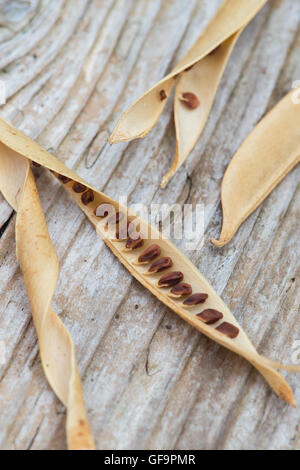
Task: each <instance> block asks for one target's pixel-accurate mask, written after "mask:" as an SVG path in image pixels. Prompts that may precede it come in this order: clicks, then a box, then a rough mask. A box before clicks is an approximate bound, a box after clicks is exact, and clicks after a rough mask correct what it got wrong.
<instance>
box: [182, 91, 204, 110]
mask: <svg viewBox="0 0 300 470" xmlns="http://www.w3.org/2000/svg"><path fill="white" fill-rule="evenodd" d="M179 99H180V101H181V102H182V103H184V104H185V106H186V107H187V108H189V109H196V108H198V106H199V105H200V101H199V100H198V98H197V96H196V95H195V94H194V93H190V92H186V93H182V95H181V97H180V98H179Z"/></svg>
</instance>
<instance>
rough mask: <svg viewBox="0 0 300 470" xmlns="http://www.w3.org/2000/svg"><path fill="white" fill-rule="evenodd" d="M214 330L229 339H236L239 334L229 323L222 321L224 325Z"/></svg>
mask: <svg viewBox="0 0 300 470" xmlns="http://www.w3.org/2000/svg"><path fill="white" fill-rule="evenodd" d="M216 330H217V331H219V332H220V333H223V335H225V336H228V338H231V339H234V338H236V337H237V335H238V334H239V332H240V330H239V329H238V328H237V327H236V326H234V325H232V324H231V323H227V322H226V321H224V323H221V325H220V326H218V328H216Z"/></svg>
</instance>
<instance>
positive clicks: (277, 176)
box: [211, 92, 300, 247]
mask: <svg viewBox="0 0 300 470" xmlns="http://www.w3.org/2000/svg"><path fill="white" fill-rule="evenodd" d="M293 93H295V92H291V93H289V94H288V95H286V96H285V97H284V98H283V99H282V100H281V101H280V102H279V103H278V104H277V106H275V107H274V108H273V109H272V110H271V111H270V112H269V113H268V114H267V115H266V116H265V117H264V118H263V119H262V120H261V121H260V123H259V124H258V125H257V126H256V127H255V129H254V130H253V132H252V133H251V134H250V135H249V136H248V137H247V139H246V140H245V141H244V143H243V145H242V146H241V147H240V149H239V150H238V152H237V153H236V154H235V156H234V157H233V158H232V160H231V162H230V164H229V166H228V168H227V170H226V172H225V175H224V178H223V182H222V190H221V201H222V209H223V227H222V232H221V235H220V239H219V240H215V239H212V240H211V241H212V243H213V244H214V245H216V246H218V247H222V246H224V245H226V244H227V243H228V242H229V241H230V240H231V239H232V237H233V236H234V234H235V233H236V231H237V230H238V228H239V227H240V225H241V224H242V223H243V222H244V220H246V219H247V217H248V216H249V215H250V214H251V213H252V212H253V211H254V210H255V209H256V208H257V207H258V206H259V205H260V204H261V202H262V201H263V200H264V199H265V198H266V197H267V196H268V195H269V194H270V193H271V191H272V190H273V189H274V188H275V187H276V186H277V185H278V184H279V183H280V181H281V180H282V179H283V178H284V177H285V176H286V175H287V174H288V173H289V172H290V171H291V170H292V168H293V167H294V166H296V165H297V164H298V163H299V162H300V125H299V124H300V104H297V103H296V102H295V101H294V100H293Z"/></svg>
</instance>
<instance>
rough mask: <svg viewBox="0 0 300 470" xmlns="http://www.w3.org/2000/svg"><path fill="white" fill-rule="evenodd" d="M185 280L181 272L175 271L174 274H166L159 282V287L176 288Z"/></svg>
mask: <svg viewBox="0 0 300 470" xmlns="http://www.w3.org/2000/svg"><path fill="white" fill-rule="evenodd" d="M182 280H183V274H182V273H181V272H180V271H174V272H172V273H168V274H165V275H164V276H162V277H161V278H160V280H159V281H158V285H159V287H171V286H176V284H179V282H181V281H182Z"/></svg>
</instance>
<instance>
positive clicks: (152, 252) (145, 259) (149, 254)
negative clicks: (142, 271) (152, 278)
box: [138, 245, 161, 264]
mask: <svg viewBox="0 0 300 470" xmlns="http://www.w3.org/2000/svg"><path fill="white" fill-rule="evenodd" d="M160 253H161V249H160V247H159V246H158V245H151V246H149V248H147V250H145V251H144V252H143V253H142V254H141V256H140V257H139V259H138V262H139V263H140V264H144V263H145V264H146V263H150V261H152V260H154V259H155V258H157V257H158V256H159V255H160Z"/></svg>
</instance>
